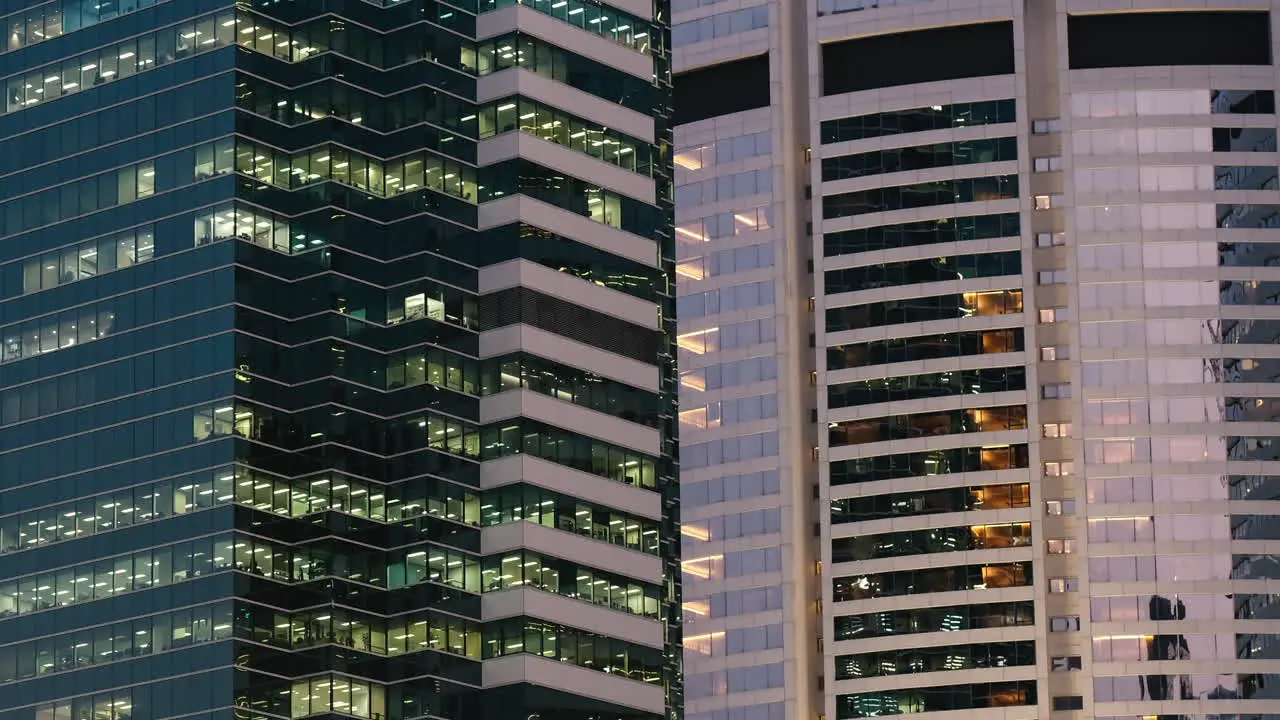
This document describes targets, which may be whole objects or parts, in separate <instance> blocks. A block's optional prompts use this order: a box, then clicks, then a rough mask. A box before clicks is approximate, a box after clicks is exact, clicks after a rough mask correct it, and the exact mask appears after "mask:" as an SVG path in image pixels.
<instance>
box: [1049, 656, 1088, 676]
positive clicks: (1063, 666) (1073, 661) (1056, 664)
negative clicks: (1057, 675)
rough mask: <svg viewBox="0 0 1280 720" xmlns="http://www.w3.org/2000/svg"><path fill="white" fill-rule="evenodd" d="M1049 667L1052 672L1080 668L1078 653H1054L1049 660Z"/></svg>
mask: <svg viewBox="0 0 1280 720" xmlns="http://www.w3.org/2000/svg"><path fill="white" fill-rule="evenodd" d="M1049 667H1050V669H1052V670H1053V671H1054V672H1067V671H1070V670H1079V669H1080V668H1081V663H1080V656H1079V655H1055V656H1054V657H1052V658H1050V660H1049Z"/></svg>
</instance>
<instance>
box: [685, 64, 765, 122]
mask: <svg viewBox="0 0 1280 720" xmlns="http://www.w3.org/2000/svg"><path fill="white" fill-rule="evenodd" d="M672 85H673V86H674V87H673V88H672V95H673V98H672V101H673V102H674V103H675V108H674V110H675V112H674V115H673V118H672V122H673V123H674V124H676V125H683V124H685V123H691V122H697V121H698V120H706V119H708V118H713V117H718V116H720V115H728V114H730V113H736V112H742V111H744V110H755V109H756V108H762V107H768V105H769V56H768V55H757V56H756V57H751V58H746V59H745V60H735V61H733V62H727V63H721V64H720V65H712V66H711V67H708V68H702V69H699V70H690V71H689V72H683V73H679V74H678V75H676V76H675V77H674V78H673V79H672Z"/></svg>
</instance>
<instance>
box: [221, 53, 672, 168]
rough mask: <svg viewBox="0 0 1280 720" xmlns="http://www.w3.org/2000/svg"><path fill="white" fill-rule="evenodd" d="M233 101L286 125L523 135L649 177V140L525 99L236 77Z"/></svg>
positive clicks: (448, 136) (447, 136) (442, 145)
mask: <svg viewBox="0 0 1280 720" xmlns="http://www.w3.org/2000/svg"><path fill="white" fill-rule="evenodd" d="M236 104H237V105H238V106H239V107H242V108H246V109H248V110H250V111H252V112H254V113H256V114H258V115H262V116H263V117H269V118H271V119H273V120H276V121H279V122H282V123H286V124H289V125H300V124H303V123H307V122H310V121H312V120H318V119H321V118H325V117H338V118H344V119H347V120H349V121H350V122H352V123H354V124H357V125H363V126H366V127H370V128H373V129H375V130H381V131H384V132H391V131H394V130H398V129H401V128H404V127H408V126H411V125H415V124H419V123H424V122H429V123H432V124H434V125H440V126H444V127H448V128H450V129H451V130H454V131H458V132H459V133H461V134H462V135H463V136H465V137H468V138H475V139H485V138H490V137H494V136H495V135H501V134H503V133H508V132H515V131H520V132H525V133H529V134H530V135H536V136H538V137H540V138H542V139H544V140H547V141H548V142H553V143H556V144H557V145H563V146H565V147H567V148H569V149H571V150H576V151H578V152H581V153H584V154H586V155H590V156H591V157H593V158H595V159H597V160H602V161H604V162H607V163H610V164H613V165H617V166H618V167H621V168H623V169H625V170H630V171H632V172H636V173H639V174H641V175H643V176H646V177H648V176H650V175H651V174H652V172H653V166H652V163H653V160H652V154H651V151H650V146H649V144H648V143H646V142H644V141H641V140H637V139H636V138H633V137H631V136H629V135H626V134H624V133H621V132H618V131H617V130H615V129H612V128H609V127H607V126H605V125H602V124H600V123H598V122H595V121H592V120H587V119H584V118H581V117H579V116H577V115H573V114H571V113H569V112H567V111H565V110H561V109H559V108H555V107H552V106H550V105H546V104H544V103H540V102H536V101H534V100H530V99H527V98H522V97H510V98H504V99H502V100H495V101H492V102H489V103H485V104H483V105H480V106H478V107H477V106H475V105H473V104H470V103H463V102H461V101H458V100H456V99H454V98H452V97H451V96H450V97H442V96H441V93H439V91H436V90H432V89H415V90H412V91H409V92H405V93H400V94H397V95H395V96H393V97H382V96H378V95H373V94H368V93H365V92H362V91H361V90H360V89H358V88H353V87H349V86H346V85H339V84H335V83H322V84H316V85H309V86H307V87H304V88H300V89H296V90H289V89H285V88H281V87H278V86H276V85H273V84H270V83H267V82H265V81H262V80H259V79H257V78H254V77H249V76H244V77H241V78H239V79H238V83H237V93H236ZM446 113H448V114H446ZM458 139H459V138H458V137H457V136H455V135H453V134H452V133H449V132H445V133H443V136H442V137H440V138H439V139H438V140H437V141H436V142H435V143H434V144H433V143H428V146H429V147H435V148H438V149H446V148H449V147H452V146H451V145H449V143H451V142H452V143H454V144H456V142H455V141H457V140H458ZM450 154H453V155H457V156H459V157H461V158H462V159H465V160H470V161H474V160H475V157H474V154H475V151H474V149H473V148H472V149H470V150H468V149H466V148H464V147H456V148H454V149H452V150H450Z"/></svg>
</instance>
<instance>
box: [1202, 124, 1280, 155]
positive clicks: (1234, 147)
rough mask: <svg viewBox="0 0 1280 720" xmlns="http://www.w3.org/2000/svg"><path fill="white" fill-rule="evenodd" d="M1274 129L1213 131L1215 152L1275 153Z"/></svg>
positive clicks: (1222, 129)
mask: <svg viewBox="0 0 1280 720" xmlns="http://www.w3.org/2000/svg"><path fill="white" fill-rule="evenodd" d="M1275 147H1276V131H1275V129H1274V128H1226V127H1218V128H1214V129H1213V151H1214V152H1275Z"/></svg>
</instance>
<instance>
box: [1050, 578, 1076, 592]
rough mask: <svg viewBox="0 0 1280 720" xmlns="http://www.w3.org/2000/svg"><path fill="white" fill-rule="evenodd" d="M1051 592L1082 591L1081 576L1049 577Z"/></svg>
mask: <svg viewBox="0 0 1280 720" xmlns="http://www.w3.org/2000/svg"><path fill="white" fill-rule="evenodd" d="M1049 592H1051V593H1073V592H1080V578H1078V577H1056V578H1049Z"/></svg>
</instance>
